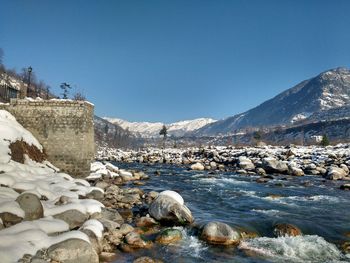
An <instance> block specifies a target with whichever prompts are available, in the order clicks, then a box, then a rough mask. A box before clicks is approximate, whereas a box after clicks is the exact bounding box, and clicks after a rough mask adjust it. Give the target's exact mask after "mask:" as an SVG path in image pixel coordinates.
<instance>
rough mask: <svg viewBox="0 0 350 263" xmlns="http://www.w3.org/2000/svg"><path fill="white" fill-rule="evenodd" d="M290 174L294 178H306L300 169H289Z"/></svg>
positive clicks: (293, 167)
mask: <svg viewBox="0 0 350 263" xmlns="http://www.w3.org/2000/svg"><path fill="white" fill-rule="evenodd" d="M289 174H290V175H293V176H304V171H303V170H302V169H300V168H298V167H295V166H292V167H289Z"/></svg>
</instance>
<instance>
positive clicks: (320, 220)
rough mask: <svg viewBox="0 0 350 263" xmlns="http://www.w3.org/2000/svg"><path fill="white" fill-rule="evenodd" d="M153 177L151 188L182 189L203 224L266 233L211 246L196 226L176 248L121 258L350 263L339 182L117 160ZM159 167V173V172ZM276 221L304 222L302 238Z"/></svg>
mask: <svg viewBox="0 0 350 263" xmlns="http://www.w3.org/2000/svg"><path fill="white" fill-rule="evenodd" d="M115 164H116V165H117V166H118V167H120V168H125V169H139V170H142V171H144V172H145V173H147V174H149V175H150V180H147V181H146V184H145V185H143V186H138V187H140V188H141V189H143V190H145V191H158V192H160V191H163V190H174V191H177V192H178V193H179V194H181V196H182V197H183V198H184V200H185V203H186V205H187V206H188V207H189V208H190V210H191V211H192V213H193V215H194V217H195V220H196V223H198V224H202V223H205V222H209V221H216V220H217V221H222V222H225V223H227V224H229V225H231V226H233V227H237V228H241V229H246V230H250V231H255V232H257V233H259V235H260V236H261V237H257V238H252V239H248V240H245V241H242V242H241V243H240V245H239V246H238V247H217V246H210V245H207V244H206V243H204V242H202V241H201V240H199V239H198V237H197V235H196V234H195V231H193V229H190V228H185V229H182V231H183V235H184V238H183V240H182V241H181V242H179V243H177V244H174V245H170V246H159V245H155V246H154V247H153V248H152V249H150V250H139V251H137V252H135V253H132V254H127V253H125V254H122V255H121V256H120V257H119V258H118V261H116V262H121V261H123V262H132V260H133V259H135V258H136V257H139V256H151V257H153V258H158V259H161V260H163V261H164V262H189V263H191V262H259V263H260V262H350V258H349V257H346V256H345V255H344V254H342V253H341V252H340V249H339V244H340V243H341V242H344V241H346V240H347V241H350V238H349V237H346V233H348V235H350V191H342V190H339V184H340V183H339V182H335V181H325V180H324V179H323V178H322V177H318V176H303V177H292V176H284V175H280V176H275V177H274V179H272V180H270V181H269V182H268V183H257V182H256V181H255V180H256V179H257V178H259V176H251V175H249V176H247V175H238V174H235V173H230V172H220V173H214V174H210V173H208V172H196V171H188V170H186V169H185V168H181V167H177V166H171V165H152V166H149V165H143V164H125V163H115ZM155 171H160V173H161V175H160V176H155V175H154V172H155ZM276 223H290V224H293V225H296V226H298V227H299V228H300V229H301V230H302V232H303V234H304V235H303V236H299V237H280V238H275V237H274V236H273V226H274V225H275V224H276Z"/></svg>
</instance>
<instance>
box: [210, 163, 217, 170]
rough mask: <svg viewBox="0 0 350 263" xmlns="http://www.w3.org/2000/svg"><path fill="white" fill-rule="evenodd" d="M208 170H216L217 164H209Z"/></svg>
mask: <svg viewBox="0 0 350 263" xmlns="http://www.w3.org/2000/svg"><path fill="white" fill-rule="evenodd" d="M209 165H210V168H211V169H216V168H217V167H218V166H217V164H216V162H210V164H209Z"/></svg>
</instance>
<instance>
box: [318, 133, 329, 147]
mask: <svg viewBox="0 0 350 263" xmlns="http://www.w3.org/2000/svg"><path fill="white" fill-rule="evenodd" d="M320 144H321V145H322V146H328V145H329V139H328V137H327V135H326V134H325V135H323V136H322V140H321V142H320Z"/></svg>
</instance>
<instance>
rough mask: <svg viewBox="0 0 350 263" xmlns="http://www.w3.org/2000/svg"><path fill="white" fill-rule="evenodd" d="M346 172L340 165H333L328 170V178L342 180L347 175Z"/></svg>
mask: <svg viewBox="0 0 350 263" xmlns="http://www.w3.org/2000/svg"><path fill="white" fill-rule="evenodd" d="M346 175H347V174H346V172H345V171H344V170H343V169H342V168H339V167H335V166H331V167H329V168H328V170H327V174H326V176H325V177H326V179H328V180H341V179H343V178H344V177H346Z"/></svg>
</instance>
